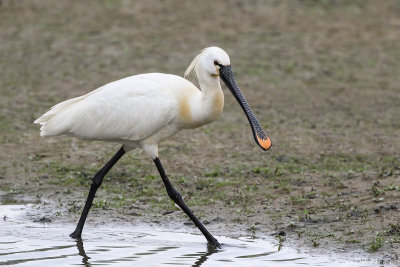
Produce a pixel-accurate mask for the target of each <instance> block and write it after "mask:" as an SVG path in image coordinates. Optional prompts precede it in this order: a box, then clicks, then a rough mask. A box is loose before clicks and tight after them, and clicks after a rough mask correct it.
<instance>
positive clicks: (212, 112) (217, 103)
mask: <svg viewBox="0 0 400 267" xmlns="http://www.w3.org/2000/svg"><path fill="white" fill-rule="evenodd" d="M198 80H199V85H200V89H201V101H200V102H199V105H198V107H197V110H198V115H199V118H200V119H201V120H202V121H204V123H209V122H211V121H214V120H215V119H216V118H217V117H218V115H219V114H221V112H222V110H223V108H224V94H223V92H222V89H221V83H220V79H219V76H212V75H209V74H208V73H198Z"/></svg>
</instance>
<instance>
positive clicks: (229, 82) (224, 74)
mask: <svg viewBox="0 0 400 267" xmlns="http://www.w3.org/2000/svg"><path fill="white" fill-rule="evenodd" d="M219 75H220V77H221V79H222V80H223V81H224V83H225V84H226V86H227V87H228V89H229V90H230V91H231V93H232V94H233V96H234V97H235V98H236V100H237V101H238V102H239V104H240V106H241V107H242V109H243V111H244V113H245V114H246V116H247V119H248V120H249V123H250V126H251V130H252V131H253V136H254V140H255V141H256V143H257V144H258V145H259V146H260V147H261V148H262V149H263V150H268V149H269V148H270V147H271V145H272V143H271V139H270V138H269V137H268V135H267V133H266V132H265V131H264V130H263V129H262V127H261V125H260V123H259V122H258V121H257V119H256V116H255V115H254V113H253V111H252V110H251V108H250V106H249V104H247V102H246V99H244V97H243V95H242V92H241V91H240V89H239V86H238V85H237V84H236V81H235V76H234V75H233V72H232V68H231V66H222V65H221V66H220V69H219Z"/></svg>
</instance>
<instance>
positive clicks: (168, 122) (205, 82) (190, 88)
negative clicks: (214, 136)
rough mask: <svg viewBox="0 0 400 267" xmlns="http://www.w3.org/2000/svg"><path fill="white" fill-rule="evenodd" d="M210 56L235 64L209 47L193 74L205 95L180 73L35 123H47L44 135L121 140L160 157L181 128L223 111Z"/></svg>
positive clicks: (87, 100)
mask: <svg viewBox="0 0 400 267" xmlns="http://www.w3.org/2000/svg"><path fill="white" fill-rule="evenodd" d="M210 54H212V56H213V58H219V60H220V61H222V62H224V64H227V65H229V63H230V62H229V57H228V55H227V54H226V53H225V52H224V51H223V50H222V49H220V48H217V47H210V48H207V49H204V50H203V51H202V52H201V53H200V54H199V55H198V56H197V57H196V58H195V59H194V60H193V61H192V63H191V65H190V66H189V68H188V70H187V73H188V74H189V73H190V72H192V71H193V72H196V75H197V77H198V79H199V83H200V86H201V89H202V91H200V90H199V89H198V88H197V87H196V86H195V85H193V84H192V83H191V82H189V81H188V80H186V79H184V78H182V77H180V76H177V75H171V74H161V73H148V74H140V75H135V76H131V77H127V78H124V79H121V80H118V81H115V82H111V83H109V84H106V85H104V86H102V87H100V88H98V89H96V90H94V91H92V92H90V93H88V94H86V95H83V96H80V97H76V98H73V99H69V100H66V101H64V102H61V103H59V104H57V105H55V106H54V107H52V108H51V109H50V110H49V111H48V112H46V113H45V114H44V115H42V116H41V117H40V118H38V119H37V120H35V123H39V124H40V125H41V128H40V135H41V136H54V135H63V134H65V135H72V136H75V137H78V138H81V139H92V140H104V141H115V142H119V143H122V144H124V146H125V148H126V149H127V150H129V149H132V148H135V147H137V146H140V147H142V148H143V149H144V150H145V151H146V152H148V153H149V154H150V155H151V156H152V157H153V158H155V157H156V156H158V151H157V150H158V148H157V144H158V143H159V142H161V141H162V140H164V139H166V138H168V137H170V136H171V135H173V134H175V133H176V132H177V131H179V130H180V129H183V128H193V127H198V126H201V125H203V124H205V123H209V122H211V121H213V120H215V119H216V117H217V116H218V115H219V114H220V113H221V112H222V108H223V93H222V90H221V86H220V81H219V77H218V76H215V75H214V76H212V75H210V74H209V73H208V70H207V67H209V66H205V67H202V66H201V65H200V64H199V63H201V62H200V59H201V58H202V57H203V58H204V57H209V56H210ZM212 62H213V61H212ZM214 72H215V73H214ZM212 73H213V74H217V73H216V69H215V66H214V65H213V66H212Z"/></svg>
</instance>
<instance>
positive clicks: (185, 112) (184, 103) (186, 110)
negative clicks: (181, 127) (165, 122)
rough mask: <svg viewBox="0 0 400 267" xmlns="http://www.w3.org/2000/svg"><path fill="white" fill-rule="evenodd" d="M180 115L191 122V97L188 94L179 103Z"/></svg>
mask: <svg viewBox="0 0 400 267" xmlns="http://www.w3.org/2000/svg"><path fill="white" fill-rule="evenodd" d="M179 117H180V118H181V119H182V120H183V121H185V122H190V121H191V120H192V112H191V110H190V105H189V97H187V96H185V97H183V98H182V99H181V101H180V103H179Z"/></svg>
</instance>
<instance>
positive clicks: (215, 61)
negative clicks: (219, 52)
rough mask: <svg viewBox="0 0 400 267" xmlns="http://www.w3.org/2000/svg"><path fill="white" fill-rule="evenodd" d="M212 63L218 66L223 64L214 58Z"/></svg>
mask: <svg viewBox="0 0 400 267" xmlns="http://www.w3.org/2000/svg"><path fill="white" fill-rule="evenodd" d="M214 65H215V66H218V67H220V68H221V67H222V66H223V65H222V64H221V63H219V62H218V61H217V60H214Z"/></svg>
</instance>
